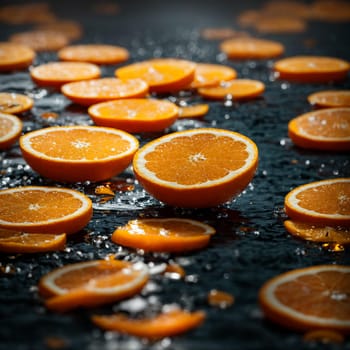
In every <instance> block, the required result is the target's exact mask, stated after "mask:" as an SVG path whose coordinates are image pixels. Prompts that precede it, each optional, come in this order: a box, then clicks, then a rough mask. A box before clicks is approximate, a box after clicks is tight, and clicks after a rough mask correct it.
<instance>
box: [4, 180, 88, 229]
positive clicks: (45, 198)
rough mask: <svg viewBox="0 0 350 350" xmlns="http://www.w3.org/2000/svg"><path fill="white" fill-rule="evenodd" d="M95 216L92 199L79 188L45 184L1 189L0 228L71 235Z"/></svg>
mask: <svg viewBox="0 0 350 350" xmlns="http://www.w3.org/2000/svg"><path fill="white" fill-rule="evenodd" d="M91 216H92V203H91V200H90V199H89V198H88V197H87V196H85V195H84V194H83V193H80V192H78V191H74V190H70V189H67V188H58V187H44V186H24V187H15V188H11V189H6V190H1V191H0V228H4V229H10V230H16V231H23V232H29V233H36V232H43V233H53V234H57V233H63V232H65V233H67V234H70V233H75V232H77V231H79V230H81V229H82V228H84V227H85V226H86V225H87V224H88V222H89V221H90V219H91Z"/></svg>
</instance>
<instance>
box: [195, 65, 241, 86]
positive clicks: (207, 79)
mask: <svg viewBox="0 0 350 350" xmlns="http://www.w3.org/2000/svg"><path fill="white" fill-rule="evenodd" d="M236 77H237V72H236V71H235V70H234V69H233V68H231V67H229V66H224V65H222V64H211V63H197V64H196V71H195V74H194V79H193V81H192V83H191V84H190V88H191V89H197V88H200V87H208V86H216V85H219V84H220V83H221V82H222V81H227V80H232V79H235V78H236Z"/></svg>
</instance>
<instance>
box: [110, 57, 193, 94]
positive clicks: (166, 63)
mask: <svg viewBox="0 0 350 350" xmlns="http://www.w3.org/2000/svg"><path fill="white" fill-rule="evenodd" d="M195 68H196V64H195V63H193V62H190V61H186V60H181V59H175V58H157V59H152V60H148V61H143V62H137V63H133V64H130V65H128V66H124V67H121V68H118V69H117V70H116V71H115V75H116V76H117V77H118V78H121V79H134V78H140V79H143V80H144V81H146V82H147V83H148V85H149V88H150V91H151V92H162V93H163V92H174V91H178V90H181V89H184V88H186V87H188V85H189V84H190V83H191V82H192V80H193V79H194V74H195Z"/></svg>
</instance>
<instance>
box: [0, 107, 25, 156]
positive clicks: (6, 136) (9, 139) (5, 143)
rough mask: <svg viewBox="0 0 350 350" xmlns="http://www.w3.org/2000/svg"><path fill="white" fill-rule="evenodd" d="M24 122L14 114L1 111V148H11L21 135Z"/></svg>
mask: <svg viewBox="0 0 350 350" xmlns="http://www.w3.org/2000/svg"><path fill="white" fill-rule="evenodd" d="M22 127H23V124H22V122H21V120H20V119H19V118H18V117H16V116H15V115H12V114H6V113H0V150H2V149H6V148H9V147H10V146H12V145H13V144H14V143H15V142H16V141H17V140H18V138H19V137H20V135H21V132H22Z"/></svg>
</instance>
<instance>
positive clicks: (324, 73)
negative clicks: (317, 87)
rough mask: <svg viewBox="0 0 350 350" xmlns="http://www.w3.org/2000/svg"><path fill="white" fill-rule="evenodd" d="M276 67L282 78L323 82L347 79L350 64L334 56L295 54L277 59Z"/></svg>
mask: <svg viewBox="0 0 350 350" xmlns="http://www.w3.org/2000/svg"><path fill="white" fill-rule="evenodd" d="M274 69H275V71H276V72H277V73H278V77H279V78H280V79H285V80H291V81H297V82H310V83H312V82H319V83H321V82H329V81H336V80H343V79H345V78H346V76H347V74H348V71H349V69H350V65H349V63H348V62H346V61H344V60H341V59H339V58H333V57H324V56H294V57H288V58H284V59H281V60H279V61H277V62H276V63H275V65H274Z"/></svg>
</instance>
